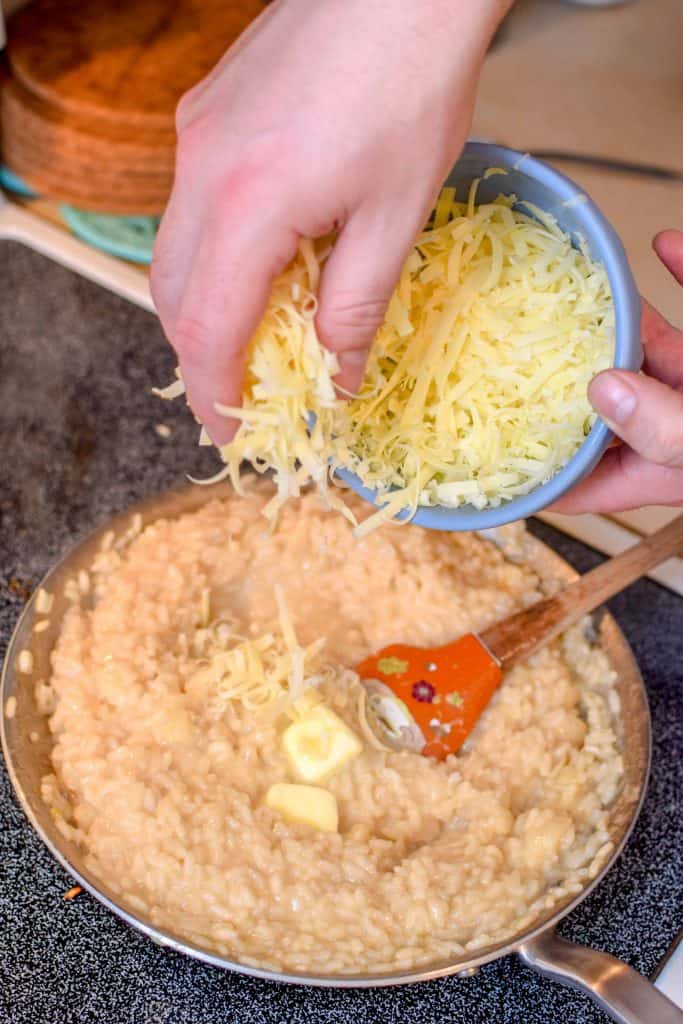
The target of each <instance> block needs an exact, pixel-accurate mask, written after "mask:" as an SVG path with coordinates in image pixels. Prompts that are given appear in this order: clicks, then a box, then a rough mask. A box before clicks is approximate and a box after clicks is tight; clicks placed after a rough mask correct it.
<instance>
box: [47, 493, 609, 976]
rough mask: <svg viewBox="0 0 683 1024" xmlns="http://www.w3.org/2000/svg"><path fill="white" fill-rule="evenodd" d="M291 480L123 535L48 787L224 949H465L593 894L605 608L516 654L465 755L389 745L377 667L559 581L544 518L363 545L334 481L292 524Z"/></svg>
mask: <svg viewBox="0 0 683 1024" xmlns="http://www.w3.org/2000/svg"><path fill="white" fill-rule="evenodd" d="M270 494H271V491H270V490H269V488H268V485H267V484H265V483H261V484H255V485H254V486H253V487H251V488H250V490H249V491H248V493H247V495H246V497H243V498H237V497H230V496H229V497H227V498H225V499H223V498H221V499H214V500H210V501H207V504H206V505H204V506H203V507H202V508H201V509H200V510H199V511H196V512H192V513H188V514H186V515H184V516H182V517H180V518H178V519H174V520H163V519H162V520H158V521H156V522H155V523H153V524H152V525H151V526H149V527H147V528H146V529H145V530H144V531H142V532H140V533H139V534H138V535H137V536H135V537H131V538H129V540H128V542H127V543H126V544H125V545H120V544H119V545H117V544H115V543H110V541H112V540H113V538H112V537H109V538H107V541H106V542H105V543H104V545H103V548H102V550H101V552H100V554H99V555H98V557H97V559H96V560H95V563H94V565H93V568H92V572H91V573H90V576H89V578H88V580H81V584H82V586H81V588H80V591H81V592H82V591H85V590H89V591H90V594H89V596H88V599H87V600H81V599H77V595H76V594H74V601H73V603H72V605H71V607H70V608H69V611H68V612H67V614H66V616H65V618H64V621H63V625H62V629H61V633H60V637H59V640H58V642H57V645H56V647H55V650H54V652H53V655H52V676H51V679H50V680H49V683H47V684H42V685H41V688H40V692H39V699H40V701H41V702H42V705H43V708H44V710H45V711H46V713H48V714H49V715H50V727H51V730H52V733H53V736H54V748H53V751H52V765H53V772H52V774H50V775H48V776H47V777H46V778H45V779H44V780H43V796H44V799H45V800H46V801H47V802H48V804H49V805H50V806H51V808H52V811H53V814H54V815H55V817H56V819H57V821H58V824H59V827H60V829H61V830H62V831H63V832H64V833H65V834H66V835H68V836H70V837H71V838H73V839H75V840H76V841H77V842H78V843H79V844H80V845H81V846H82V847H83V848H84V849H85V850H86V851H87V858H88V861H87V862H88V866H89V868H90V869H91V870H92V872H93V873H94V874H96V875H97V876H99V877H102V878H103V879H106V880H107V882H108V884H110V885H111V886H112V887H113V888H114V889H115V891H116V892H117V893H118V894H119V896H120V899H121V901H122V902H123V903H124V904H125V905H127V906H128V907H129V908H130V909H131V910H133V911H134V912H137V913H139V914H143V915H144V916H145V917H146V918H147V919H149V920H151V921H152V922H153V923H154V924H156V925H157V926H159V927H161V928H164V929H167V930H170V931H172V932H174V933H175V934H179V935H182V936H183V937H185V938H186V939H189V940H190V941H193V942H195V943H196V944H198V945H200V946H202V947H204V948H207V949H211V950H213V951H216V952H219V953H221V954H223V955H226V956H229V957H231V958H233V959H238V960H241V961H242V962H244V963H248V964H257V965H260V966H267V967H275V968H280V969H286V970H291V971H306V972H317V973H342V974H352V973H354V972H377V971H381V970H396V969H399V968H412V967H415V966H418V965H426V964H429V963H431V962H433V961H435V960H440V959H442V958H454V957H457V956H461V955H462V954H463V952H464V951H469V950H476V949H477V948H480V947H482V946H485V945H488V944H489V943H491V942H494V941H500V940H502V939H504V938H505V937H507V936H509V935H511V934H513V933H515V932H517V931H518V930H519V929H520V927H522V926H523V925H524V923H525V922H530V921H532V920H533V919H534V918H535V917H536V916H538V915H539V914H540V913H542V912H543V911H544V910H545V909H546V908H550V907H552V906H553V905H554V904H555V903H557V902H558V901H559V900H561V899H562V898H563V897H564V896H565V895H566V894H567V893H573V892H578V891H579V890H580V889H581V888H582V887H583V885H585V882H586V879H587V878H589V877H591V876H592V875H594V874H596V873H597V871H598V870H599V868H600V867H601V865H602V864H603V863H604V861H605V860H606V858H607V857H608V855H609V853H610V850H611V846H610V842H609V836H608V832H607V817H608V808H609V805H610V803H611V802H612V800H613V799H614V797H615V795H616V793H617V790H618V788H619V784H620V779H621V773H622V765H621V757H620V754H619V749H618V742H617V735H616V729H615V715H616V713H617V712H618V700H617V695H616V692H615V689H614V677H613V673H612V670H611V668H610V666H609V664H608V661H607V658H606V656H605V654H604V653H603V651H602V650H601V649H599V648H598V647H595V646H592V645H591V643H590V640H589V639H587V636H586V634H587V633H589V632H590V631H589V630H586V624H585V623H583V624H580V625H578V626H576V627H575V628H573V629H571V630H570V631H569V632H568V633H567V634H565V636H563V637H562V638H561V639H560V640H558V641H555V642H554V643H552V644H551V645H550V646H549V647H547V648H545V649H544V650H541V651H540V652H539V653H538V654H536V655H535V656H534V657H533V658H532V659H531V660H530V661H529V663H528V664H526V665H524V666H522V667H519V668H516V669H514V671H512V672H511V673H510V674H509V675H508V676H507V677H506V678H505V679H504V680H503V683H502V685H501V686H500V688H499V690H498V691H497V692H496V694H495V696H494V697H493V699H492V701H491V703H490V704H489V706H488V708H487V710H486V711H485V712H484V714H483V716H482V718H481V719H480V721H479V723H478V725H477V727H476V728H475V730H474V732H473V733H472V734H471V735H470V737H469V739H468V741H467V743H466V744H465V746H464V747H463V748H462V749H461V750H460V752H459V753H458V755H457V756H451V757H450V758H448V759H447V760H445V761H442V762H438V761H435V760H432V759H430V758H427V757H423V756H421V755H420V754H416V753H412V752H407V751H403V752H398V753H397V752H394V751H391V750H387V749H382V747H381V745H379V744H378V743H377V742H376V741H375V740H374V738H373V735H372V733H371V732H370V731H369V730H368V728H367V722H366V721H365V717H364V712H363V708H364V702H363V693H364V691H362V688H361V686H360V684H359V682H358V678H357V676H356V675H355V673H354V672H353V670H352V666H353V665H354V664H356V663H357V662H358V661H359V660H360V659H361V658H363V657H364V656H365V655H367V654H368V653H369V652H371V651H373V650H375V649H377V648H378V647H381V646H383V645H385V644H389V643H392V642H395V641H400V640H403V641H406V642H408V643H413V644H425V645H435V644H439V643H445V642H446V641H448V640H451V639H453V638H454V637H456V636H457V635H458V634H460V633H463V632H465V631H467V630H469V629H472V628H474V629H477V628H482V627H484V626H486V625H488V624H490V623H492V622H494V621H495V620H497V619H499V618H501V617H503V616H505V615H507V614H509V613H510V612H512V611H514V610H515V609H518V608H520V607H521V606H523V605H525V604H529V603H531V602H533V601H534V600H536V599H537V598H539V597H540V596H542V594H543V593H544V592H546V591H547V589H548V588H552V585H553V583H552V581H551V580H547V579H542V578H540V577H539V575H538V571H537V569H536V568H535V567H534V565H533V558H532V557H531V554H530V550H529V545H530V542H529V540H528V539H527V538H526V535H525V533H524V531H523V528H522V527H517V526H516V527H511V528H510V527H508V528H504V529H502V530H499V531H497V534H496V541H497V543H495V544H494V543H492V542H491V540H490V539H484V538H482V537H479V536H476V535H474V534H438V533H434V532H430V531H427V530H422V529H419V528H416V527H413V526H411V527H402V526H398V525H390V526H387V527H385V528H384V529H383V530H380V531H376V532H374V533H372V534H370V535H369V536H368V537H366V538H365V539H363V540H361V541H358V540H356V539H354V537H353V536H352V532H351V528H350V527H349V525H348V524H347V523H346V522H345V521H344V520H343V519H342V518H341V517H339V516H337V515H334V514H331V513H329V512H328V511H325V510H324V509H323V508H322V507H321V506H320V504H319V503H318V500H317V499H316V497H315V495H312V494H309V495H306V496H305V497H303V498H302V499H301V500H300V501H299V502H297V503H292V504H290V505H288V506H287V507H286V508H285V509H284V510H283V511H282V514H281V516H280V519H279V521H278V524H277V526H276V527H275V528H274V529H273V530H272V532H268V531H267V530H266V529H264V521H263V519H262V517H261V515H260V509H261V507H262V505H263V503H264V502H265V501H266V500H268V498H269V496H270ZM360 507H361V506H360V505H359V506H358V507H357V510H360ZM75 589H76V588H75Z"/></svg>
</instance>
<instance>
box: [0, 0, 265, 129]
mask: <svg viewBox="0 0 683 1024" xmlns="http://www.w3.org/2000/svg"><path fill="white" fill-rule="evenodd" d="M264 7H265V0H33V3H31V4H29V6H28V7H26V8H24V9H23V10H21V11H19V12H18V13H17V14H15V15H14V16H13V17H12V18H11V19H10V23H9V26H8V40H9V41H8V48H7V52H8V57H9V62H10V66H11V69H12V73H13V74H14V76H15V77H16V78H17V80H18V81H20V82H21V83H22V84H23V85H24V87H25V88H26V89H27V90H28V91H29V92H31V93H32V94H33V95H34V96H36V97H38V98H40V99H42V100H44V101H45V102H46V103H49V104H51V105H53V106H54V107H55V108H57V109H59V110H61V111H68V112H69V113H71V114H73V115H74V116H76V117H82V116H89V117H93V116H94V117H96V118H98V119H102V120H107V121H116V122H119V123H123V124H125V125H128V126H132V125H135V124H140V126H143V125H144V126H145V127H147V128H150V129H151V128H153V127H154V128H156V129H162V130H166V131H172V130H173V115H174V111H175V107H176V104H177V102H178V100H179V98H180V97H181V96H182V94H183V93H184V92H186V91H187V90H188V89H189V88H191V86H193V85H194V84H195V83H196V82H198V81H199V80H200V79H201V78H203V77H204V75H205V74H207V72H208V71H209V70H210V69H211V68H212V67H213V66H214V64H215V63H216V62H217V61H218V60H219V58H220V57H221V56H222V55H223V54H224V53H225V51H226V49H227V48H228V47H229V46H230V44H231V43H232V42H233V41H234V40H235V39H236V38H237V36H238V35H239V34H240V33H241V32H242V31H243V30H244V29H245V28H246V26H247V25H248V24H249V23H250V22H251V21H252V20H253V19H254V18H255V17H256V16H257V15H258V14H260V12H261V11H262V10H263V9H264Z"/></svg>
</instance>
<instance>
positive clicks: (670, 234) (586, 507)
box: [552, 230, 683, 514]
mask: <svg viewBox="0 0 683 1024" xmlns="http://www.w3.org/2000/svg"><path fill="white" fill-rule="evenodd" d="M653 244H654V248H655V251H656V253H657V255H658V256H659V258H660V260H661V261H662V263H663V264H664V265H665V266H666V267H667V268H668V269H669V270H670V271H671V273H672V274H673V276H674V277H675V278H676V280H677V281H678V282H679V284H681V285H683V231H673V230H669V231H662V232H661V233H660V234H659V235H657V236H656V238H655V240H654V243H653ZM642 335H643V347H644V350H645V361H644V363H643V370H644V373H643V374H636V373H630V372H628V371H627V370H605V371H603V372H602V373H599V374H598V375H597V377H595V378H594V380H593V381H592V382H591V384H590V387H589V389H588V397H589V398H590V401H591V404H592V405H593V408H594V409H595V410H596V412H597V413H598V414H599V415H600V416H601V418H602V419H603V420H604V421H605V423H607V425H608V426H609V427H610V428H611V429H612V430H613V431H614V433H615V434H617V435H618V437H619V438H620V439H621V440H622V441H624V442H625V443H624V444H618V445H616V446H615V447H612V448H610V449H609V450H608V451H607V452H606V454H605V456H604V457H603V459H602V460H601V462H600V463H599V465H598V466H597V468H596V469H595V470H594V471H593V473H591V475H590V476H589V477H587V479H586V480H584V481H582V482H581V483H580V484H579V485H578V486H577V487H575V488H574V489H573V490H572V491H570V492H569V493H568V494H567V495H566V496H565V497H564V498H562V499H561V501H558V502H556V504H554V505H553V506H552V509H553V511H555V512H565V513H569V514H573V513H579V512H616V511H618V510H623V509H629V508H638V507H639V506H642V505H683V331H679V330H676V328H675V327H672V326H671V324H670V323H669V322H668V321H667V320H665V319H664V317H663V316H661V315H660V314H659V313H658V312H657V311H656V310H655V309H653V308H652V306H650V305H649V304H648V303H647V302H646V303H644V307H643V318H642Z"/></svg>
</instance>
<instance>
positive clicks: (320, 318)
mask: <svg viewBox="0 0 683 1024" xmlns="http://www.w3.org/2000/svg"><path fill="white" fill-rule="evenodd" d="M418 231H419V224H418V225H417V226H416V227H415V231H414V232H413V231H410V233H407V234H406V235H405V237H404V238H403V240H400V239H399V240H398V243H397V240H396V238H395V225H391V222H390V221H388V222H387V223H386V225H385V224H382V222H381V221H380V220H376V221H369V220H368V219H366V218H365V217H363V216H362V215H361V214H360V213H358V214H356V215H354V216H353V217H352V218H351V220H349V222H348V223H347V224H346V226H345V227H344V229H343V230H342V232H341V234H340V236H339V238H338V239H337V242H336V244H335V246H334V249H333V250H332V255H331V256H330V258H329V260H328V262H327V265H326V267H325V269H324V271H323V276H322V281H321V284H320V290H319V295H318V299H319V306H318V315H317V318H316V327H317V329H318V335H319V337H320V340H321V341H322V343H323V345H325V347H326V348H328V349H329V350H330V351H331V352H336V353H337V356H338V358H339V366H340V373H339V376H338V378H337V381H338V383H339V384H340V385H341V387H343V388H346V390H348V391H352V392H356V391H358V389H359V387H360V384H361V381H362V379H363V370H364V368H365V363H366V360H367V357H368V352H369V350H370V346H371V345H372V342H373V339H374V337H375V334H376V333H377V330H378V328H379V327H380V326H381V324H382V321H383V319H384V314H385V312H386V308H387V304H388V302H389V299H390V298H391V293H392V292H393V290H394V288H395V286H396V282H397V281H398V278H399V275H400V273H401V269H402V267H403V263H404V261H405V259H406V256H407V254H408V251H409V248H410V245H411V244H412V242H413V240H414V238H415V235H416V234H417V232H418Z"/></svg>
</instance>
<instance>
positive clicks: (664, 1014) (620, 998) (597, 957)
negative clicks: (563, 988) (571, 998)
mask: <svg viewBox="0 0 683 1024" xmlns="http://www.w3.org/2000/svg"><path fill="white" fill-rule="evenodd" d="M517 953H518V955H519V956H520V957H521V959H522V960H523V961H524V963H525V964H526V965H527V967H531V969H532V970H534V971H538V973H539V974H542V975H544V976H545V977H546V978H552V979H553V980H554V981H559V982H560V984H561V985H567V986H568V987H569V988H575V989H578V990H579V991H580V992H585V993H586V995H588V996H590V998H591V999H592V1000H593V1002H594V1003H597V1005H598V1006H599V1007H600V1008H601V1009H602V1010H604V1012H605V1013H606V1014H607V1015H608V1016H609V1017H611V1018H612V1020H614V1021H616V1022H617V1024H655V1022H656V1024H683V1011H681V1010H679V1008H678V1007H677V1006H676V1005H675V1003H672V1002H671V1000H670V999H667V997H666V996H665V995H663V994H662V993H661V992H660V991H659V989H656V988H655V986H654V985H653V984H652V983H651V982H650V981H648V980H647V978H644V977H643V975H642V974H638V972H637V971H634V970H633V968H632V967H629V966H628V964H625V963H622V961H621V960H617V958H616V957H614V956H610V954H609V953H601V952H599V951H598V950H596V949H589V948H588V947H587V946H577V945H576V943H574V942H567V940H566V939H561V938H560V937H559V935H556V934H555V931H554V929H552V928H551V929H550V930H548V931H545V932H541V934H540V935H537V936H536V937H535V938H533V939H530V940H529V941H528V942H524V943H522V945H521V946H518V947H517Z"/></svg>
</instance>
